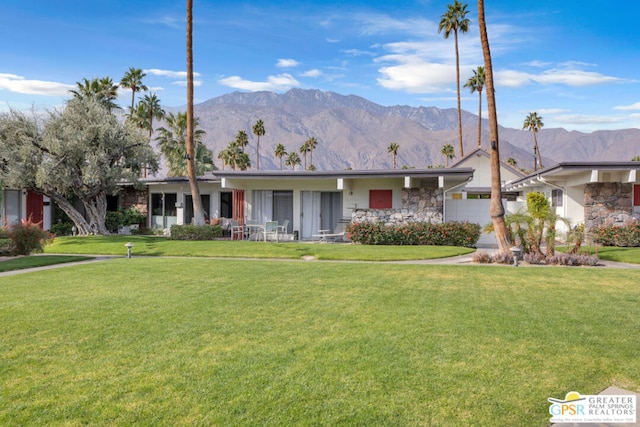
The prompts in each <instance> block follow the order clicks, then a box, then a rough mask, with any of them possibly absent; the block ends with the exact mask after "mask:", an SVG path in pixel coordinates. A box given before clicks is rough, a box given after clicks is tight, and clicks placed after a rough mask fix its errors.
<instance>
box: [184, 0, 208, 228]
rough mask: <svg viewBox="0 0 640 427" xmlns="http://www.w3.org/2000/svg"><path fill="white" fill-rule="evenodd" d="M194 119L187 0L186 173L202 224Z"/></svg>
mask: <svg viewBox="0 0 640 427" xmlns="http://www.w3.org/2000/svg"><path fill="white" fill-rule="evenodd" d="M194 129H195V120H194V117H193V0H187V156H186V157H187V159H186V160H187V175H188V176H189V187H190V189H191V200H193V222H192V224H193V225H195V226H200V225H204V209H203V207H202V198H201V197H200V188H199V187H198V179H197V177H196V168H195V163H194V162H195V154H196V153H195V145H194Z"/></svg>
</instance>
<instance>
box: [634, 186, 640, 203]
mask: <svg viewBox="0 0 640 427" xmlns="http://www.w3.org/2000/svg"><path fill="white" fill-rule="evenodd" d="M633 206H640V185H638V184H635V185H634V186H633Z"/></svg>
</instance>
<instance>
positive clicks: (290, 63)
mask: <svg viewBox="0 0 640 427" xmlns="http://www.w3.org/2000/svg"><path fill="white" fill-rule="evenodd" d="M298 65H300V63H299V62H298V61H296V60H295V59H284V58H281V59H278V62H277V63H276V67H279V68H291V67H297V66H298Z"/></svg>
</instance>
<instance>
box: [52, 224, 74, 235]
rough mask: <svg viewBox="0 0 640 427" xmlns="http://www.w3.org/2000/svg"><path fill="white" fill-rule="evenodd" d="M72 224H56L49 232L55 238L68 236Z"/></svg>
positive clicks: (70, 232)
mask: <svg viewBox="0 0 640 427" xmlns="http://www.w3.org/2000/svg"><path fill="white" fill-rule="evenodd" d="M72 227H73V223H71V222H58V223H55V224H52V225H51V228H49V231H50V232H51V233H53V234H55V235H56V236H70V235H71V234H72Z"/></svg>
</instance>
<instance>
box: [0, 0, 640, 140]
mask: <svg viewBox="0 0 640 427" xmlns="http://www.w3.org/2000/svg"><path fill="white" fill-rule="evenodd" d="M452 1H453V0H450V1H446V0H445V1H439V0H438V1H436V0H416V1H399V0H396V1H380V0H366V1H365V0H343V1H333V0H324V1H316V0H311V1H309V0H307V1H287V0H279V1H270V0H263V1H260V2H251V1H242V0H240V1H225V0H220V1H206V0H194V69H195V72H196V73H197V74H196V80H197V82H196V88H195V97H196V102H202V101H205V100H207V99H210V98H213V97H216V96H220V95H223V94H226V93H229V92H233V91H236V90H238V91H256V90H269V91H274V92H279V93H282V92H285V91H287V90H289V89H291V88H304V89H320V90H323V91H334V92H337V93H340V94H344V95H350V94H353V95H358V96H362V97H365V98H367V99H369V100H371V101H373V102H376V103H379V104H382V105H411V106H435V107H438V108H455V106H456V86H455V53H454V42H453V36H452V37H450V38H449V39H444V37H443V35H442V34H439V33H438V22H439V21H440V17H441V15H442V13H444V12H445V10H446V8H447V4H448V3H450V2H452ZM468 10H469V12H470V13H469V15H468V17H469V18H470V20H471V28H470V30H469V32H467V33H466V34H461V35H460V56H461V59H460V64H461V79H462V82H463V83H464V82H465V81H466V80H467V79H468V78H469V77H470V76H471V74H472V70H474V69H476V68H477V66H478V65H483V63H482V61H483V60H482V49H481V45H480V39H479V35H478V28H477V12H476V11H477V4H476V2H475V1H470V2H468ZM485 13H486V19H487V24H488V33H489V42H490V44H491V51H492V56H493V67H494V73H495V84H496V103H497V106H498V119H499V122H500V124H501V125H504V126H508V127H514V128H520V127H522V122H523V120H524V118H525V117H526V115H527V114H528V113H529V112H532V111H536V112H538V114H539V115H540V116H542V117H543V121H544V124H545V127H546V128H552V127H563V128H565V129H568V130H580V131H586V132H590V131H593V130H599V129H622V128H631V127H640V72H639V71H638V70H640V30H639V29H638V26H637V25H635V23H634V22H635V21H634V20H635V19H636V18H637V16H638V15H640V2H636V1H625V2H603V1H584V0H582V1H573V0H563V1H557V0H538V1H536V2H514V1H513V0H487V1H486V5H485ZM0 40H2V42H0V110H5V111H6V110H8V109H9V108H14V109H18V110H27V109H31V108H32V107H33V106H35V108H36V109H42V108H44V109H51V108H54V107H56V106H59V105H62V103H63V102H64V100H65V99H67V98H68V97H69V95H68V91H69V90H70V89H73V88H74V87H75V84H76V82H79V81H81V80H82V79H83V78H89V79H91V78H95V77H104V76H109V77H111V78H112V79H113V80H114V81H116V82H118V81H119V80H120V79H121V78H122V75H123V74H124V73H125V71H126V70H127V69H128V68H129V67H136V68H141V69H143V70H145V72H146V73H147V76H146V77H145V80H144V82H145V84H146V85H147V86H149V87H150V88H151V90H152V91H153V92H155V93H157V94H158V96H159V97H160V99H161V100H162V104H163V105H165V106H169V107H177V106H181V105H184V104H185V102H186V101H185V100H186V88H185V69H186V66H185V2H184V1H175V0H172V1H168V0H136V1H130V0H128V1H123V0H91V1H86V0H84V1H80V0H60V1H51V0H22V1H5V2H2V4H0ZM462 96H463V98H462V108H463V109H465V110H468V111H470V112H472V113H476V114H477V109H478V98H477V94H471V93H470V92H469V91H468V89H464V88H463V89H462ZM130 99H131V92H129V91H125V90H122V91H121V93H120V98H119V102H120V103H121V104H122V105H123V106H126V105H128V103H129V102H130ZM483 107H484V108H485V109H486V101H484V100H483ZM483 116H484V117H486V110H485V112H484V113H483Z"/></svg>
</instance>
